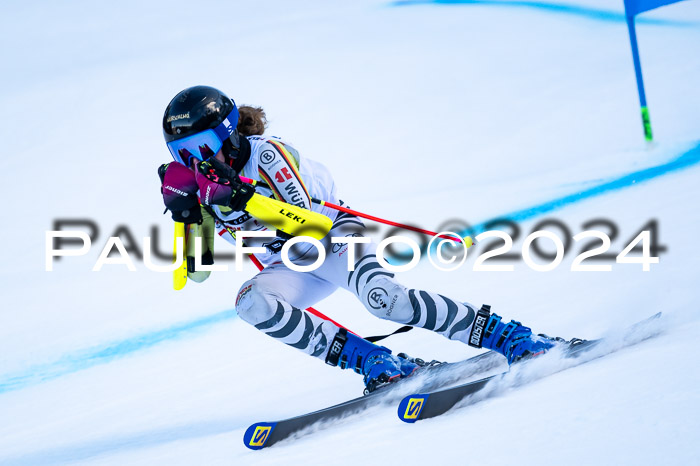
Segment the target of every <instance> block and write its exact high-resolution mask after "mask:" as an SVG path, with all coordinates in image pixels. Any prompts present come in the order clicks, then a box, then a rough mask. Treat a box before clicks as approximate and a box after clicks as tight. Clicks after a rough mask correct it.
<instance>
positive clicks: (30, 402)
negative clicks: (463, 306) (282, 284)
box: [0, 0, 700, 465]
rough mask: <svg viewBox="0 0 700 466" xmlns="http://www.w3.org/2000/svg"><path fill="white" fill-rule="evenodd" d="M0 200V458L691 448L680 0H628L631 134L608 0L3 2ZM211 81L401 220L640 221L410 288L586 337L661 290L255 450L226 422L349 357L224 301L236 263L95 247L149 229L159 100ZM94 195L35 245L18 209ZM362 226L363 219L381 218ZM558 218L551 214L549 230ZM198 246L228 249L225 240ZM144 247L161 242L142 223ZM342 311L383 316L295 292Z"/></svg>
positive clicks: (53, 215)
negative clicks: (474, 369) (305, 342)
mask: <svg viewBox="0 0 700 466" xmlns="http://www.w3.org/2000/svg"><path fill="white" fill-rule="evenodd" d="M0 11H1V12H2V14H0V40H1V41H2V44H3V47H2V48H0V59H1V61H2V63H3V64H5V66H4V67H3V69H4V70H5V72H4V73H2V77H1V78H0V80H2V84H3V86H2V87H0V106H1V108H2V109H3V114H4V116H5V117H4V118H3V120H2V121H3V123H2V125H0V128H1V129H0V132H1V134H0V135H1V136H2V141H5V142H10V144H7V145H6V146H5V148H4V150H3V155H4V165H5V169H4V170H3V172H2V174H1V175H0V181H1V182H2V186H3V194H4V195H5V197H6V198H10V199H12V202H6V203H5V209H4V210H3V211H4V216H3V218H4V219H5V221H4V222H3V227H2V228H0V231H1V232H2V234H1V235H2V236H1V238H2V242H1V243H0V244H2V245H3V246H2V255H3V257H4V258H5V260H4V263H5V264H6V266H5V267H3V268H2V270H0V280H1V283H2V301H1V302H2V305H1V306H0V419H1V420H2V422H0V464H3V465H5V464H8V465H9V464H12V465H14V464H32V465H33V464H91V465H97V464H99V465H102V464H148V465H152V464H236V465H238V464H246V465H247V464H307V463H309V462H312V461H313V462H319V461H323V462H331V463H333V464H358V463H360V462H367V461H372V462H376V463H378V464H386V463H388V462H396V463H399V462H400V463H403V464H426V463H428V462H435V463H436V464H437V463H448V464H452V463H458V464H474V465H490V464H494V465H495V464H503V463H506V462H508V463H510V462H514V461H515V458H517V459H518V460H520V461H525V462H527V463H531V462H534V461H543V462H548V463H557V462H566V463H567V464H592V463H597V464H693V463H696V462H697V458H698V457H699V455H700V447H698V446H697V442H696V441H695V440H696V438H697V436H698V433H700V421H699V419H700V416H699V415H700V408H699V406H700V403H699V401H700V399H699V398H700V396H699V392H698V388H697V387H698V386H700V373H699V372H698V370H697V364H696V363H695V361H694V358H693V354H694V349H695V346H694V344H695V343H696V341H697V337H698V334H699V331H700V321H699V319H698V317H699V316H700V313H699V312H698V305H697V302H698V299H699V298H700V292H698V288H697V284H698V278H700V274H699V273H698V269H697V267H698V265H697V264H698V263H700V253H699V252H698V249H697V246H696V241H695V234H696V232H697V228H698V226H699V224H700V222H699V218H698V214H697V207H696V203H697V200H698V199H700V187H699V184H698V177H699V176H700V166H699V164H698V162H699V161H700V142H699V141H700V123H699V122H700V91H699V90H698V87H697V83H698V82H700V5H699V4H698V2H697V1H696V0H688V1H684V2H680V3H678V4H675V5H671V6H668V7H664V8H662V9H659V10H655V11H652V12H649V13H645V14H643V15H642V16H641V17H640V18H639V19H638V28H637V32H638V36H639V43H640V44H639V45H640V50H641V54H642V57H641V58H642V66H643V69H644V76H645V81H646V86H647V97H648V101H649V107H650V112H651V119H652V124H653V128H654V131H655V137H656V141H657V142H655V144H654V145H652V146H649V147H648V146H646V145H645V144H644V141H643V138H642V131H641V127H640V122H639V115H638V101H637V95H636V87H635V82H634V72H633V69H632V63H631V56H630V50H629V42H628V38H627V30H626V25H625V23H624V19H623V16H622V2H612V3H611V2H603V1H599V0H591V1H586V2H584V1H578V2H571V3H568V2H567V3H556V2H551V1H546V0H545V1H542V2H518V1H508V0H493V1H464V2H460V1H454V2H440V1H436V2H427V1H416V2H408V1H401V2H393V3H392V2H388V1H378V0H356V1H353V2H322V1H318V0H305V1H295V2H284V1H281V0H265V1H259V2H214V1H205V2H200V3H198V4H197V6H194V4H192V3H191V2H177V1H176V2H167V3H166V2H160V1H158V2H148V3H145V2H135V1H126V2H112V3H110V4H100V3H94V2H84V1H71V2H62V3H55V4H53V3H48V2H45V3H27V2H22V3H20V2H6V3H4V4H3V5H2V6H1V7H0ZM194 84H210V85H214V86H217V87H220V88H221V89H223V90H225V91H227V92H228V93H229V94H230V95H231V96H232V97H234V98H235V99H236V101H237V102H238V103H239V104H240V103H249V104H255V105H261V106H263V107H264V108H265V109H266V111H267V113H268V116H269V118H270V128H269V134H274V135H279V136H281V137H283V138H286V139H288V140H291V141H292V142H293V143H294V144H295V145H296V146H297V147H298V148H299V149H300V150H301V151H302V152H303V153H304V154H305V155H306V156H308V157H311V158H313V159H316V160H319V161H322V162H323V163H325V164H326V165H327V166H328V167H329V168H330V169H331V171H332V172H333V174H334V176H335V178H336V181H337V183H338V186H339V191H340V195H341V198H343V199H344V200H345V201H347V202H349V203H350V204H351V205H352V206H353V207H354V208H356V209H359V210H364V211H367V212H370V213H373V214H375V215H379V216H385V217H388V218H392V219H395V220H397V221H410V222H413V223H417V224H420V225H421V226H424V227H425V228H431V229H432V228H438V226H439V225H440V224H441V223H443V222H446V221H448V220H451V219H452V223H453V224H454V223H455V219H460V221H467V222H469V223H470V224H472V225H483V223H484V222H487V221H488V220H490V219H493V218H498V217H501V216H505V215H511V216H513V215H515V214H517V215H515V216H516V217H517V218H518V219H520V220H521V223H520V225H521V229H522V232H523V235H521V236H520V238H519V239H518V240H517V241H516V243H515V246H514V248H515V250H516V251H519V248H520V246H521V245H522V240H523V239H524V236H525V234H526V233H529V232H530V231H531V230H532V229H533V227H534V226H535V225H536V224H537V223H538V222H540V221H542V220H543V219H547V218H556V219H558V220H560V221H562V222H564V224H566V225H567V226H568V227H569V228H570V229H571V231H572V233H573V234H575V233H578V232H580V231H582V230H583V229H584V227H583V224H584V223H586V222H588V221H590V220H592V219H596V218H608V219H612V220H613V221H614V223H615V224H616V225H617V226H618V227H619V235H618V238H617V239H616V240H615V241H613V244H612V247H611V251H615V252H616V253H617V252H619V251H621V250H622V248H623V247H624V246H625V245H626V244H627V242H628V241H629V240H630V239H631V238H632V237H633V236H634V235H635V234H636V232H637V231H638V230H639V229H640V228H641V227H642V226H643V225H644V224H646V223H647V222H648V221H649V220H650V219H656V220H657V222H658V225H659V232H660V235H659V239H660V243H662V244H663V245H665V246H666V247H667V251H666V252H664V253H662V254H661V256H660V257H661V259H660V263H659V264H657V265H652V267H651V271H650V272H642V271H641V267H640V266H638V265H630V264H613V269H612V271H611V272H591V273H583V272H579V273H575V272H571V271H570V270H569V269H570V266H571V262H572V260H573V258H574V257H575V252H576V251H578V249H579V248H580V246H579V245H576V246H574V247H573V248H572V252H571V253H569V254H567V255H566V258H565V260H564V261H563V262H562V264H561V265H560V266H559V267H557V269H555V270H554V271H551V272H535V271H533V270H531V269H529V268H528V267H527V266H526V265H525V264H524V263H523V262H522V261H514V262H511V263H513V264H514V265H515V270H514V271H513V272H474V271H472V267H473V265H474V260H475V259H474V258H475V256H476V255H477V254H478V250H477V251H476V254H474V255H472V253H471V252H470V257H469V258H468V260H467V262H466V264H465V266H464V267H463V268H461V269H459V270H458V271H455V272H449V273H447V272H438V271H436V270H434V269H433V268H432V267H431V266H430V264H429V263H428V262H427V261H422V262H421V264H420V265H419V266H418V267H417V268H416V269H414V270H412V271H410V272H407V273H404V274H402V275H401V279H402V281H403V282H404V283H405V284H406V285H409V286H412V287H421V288H425V289H430V290H435V291H438V292H440V293H442V294H445V295H447V296H452V297H455V298H457V299H462V300H466V301H470V302H472V303H475V304H480V303H490V304H491V305H492V306H493V308H494V310H495V311H496V312H498V313H499V314H501V315H503V316H504V317H505V318H507V319H510V318H514V319H517V320H521V321H522V322H523V323H525V324H526V325H529V326H531V327H532V328H533V329H535V330H536V331H538V332H540V331H541V332H546V333H548V334H556V335H561V336H563V337H567V338H568V337H572V336H579V337H584V338H586V337H597V336H599V335H602V334H604V333H605V332H607V331H609V330H610V329H615V328H621V327H624V326H625V325H626V324H628V323H630V322H632V321H635V320H639V319H641V318H644V317H646V316H648V315H651V314H653V313H655V312H657V311H663V312H664V313H665V316H666V318H665V320H664V331H663V333H662V334H661V335H660V336H658V337H656V338H654V339H652V340H649V341H646V342H644V343H641V344H639V345H637V346H635V347H632V348H628V349H625V350H623V351H620V352H618V353H616V354H614V355H611V356H609V357H607V358H605V359H600V360H597V361H593V362H591V363H589V364H587V365H585V366H581V367H578V368H574V369H571V370H568V371H564V372H560V373H558V374H556V375H553V376H551V377H548V378H545V379H542V380H538V381H533V382H532V383H530V384H527V385H525V386H522V387H519V388H508V387H504V388H503V389H502V390H500V391H498V393H496V394H495V395H494V396H492V397H489V398H487V399H485V400H483V401H481V402H479V403H478V404H475V405H473V406H468V407H463V408H461V409H458V410H455V411H453V412H451V413H450V414H449V415H446V416H443V417H441V418H437V419H433V420H428V421H423V422H420V423H417V424H415V425H406V424H403V423H401V422H400V421H399V420H398V419H397V418H396V413H395V408H394V407H391V406H387V407H385V408H381V409H378V410H376V411H373V412H371V413H363V414H362V415H359V416H355V417H352V418H349V419H347V420H344V421H343V422H341V423H339V424H338V425H335V426H333V427H330V428H326V429H324V430H323V431H319V432H315V433H314V434H313V435H308V436H304V437H301V438H299V439H296V440H293V441H289V442H285V443H281V444H279V445H277V446H275V447H274V448H271V449H269V450H263V451H259V452H251V451H248V450H247V449H246V448H245V447H244V446H243V444H242V441H241V438H242V435H243V432H244V430H245V428H246V427H247V426H248V425H249V424H250V423H252V422H255V421H260V420H274V419H277V418H283V417H287V416H292V415H296V414H299V413H302V412H305V411H308V410H313V409H318V408H321V407H324V406H327V405H330V404H334V403H337V402H341V401H344V400H346V399H348V398H350V397H354V396H357V395H358V394H359V393H360V392H361V389H362V383H361V379H360V378H359V377H358V376H357V375H355V374H353V373H350V372H349V371H340V370H337V369H332V368H330V367H327V366H325V365H324V364H321V363H319V361H317V360H314V359H311V358H308V357H306V356H305V355H303V354H300V353H299V352H297V351H296V350H294V349H292V348H288V347H286V346H283V345H280V344H279V343H277V342H275V341H273V340H272V339H270V338H268V337H266V336H265V335H263V334H261V333H259V332H257V331H256V330H255V329H254V328H252V327H251V326H249V325H248V324H246V323H245V322H242V321H240V320H239V319H237V318H236V317H235V312H234V311H233V301H234V299H235V294H236V293H237V291H238V288H239V286H240V284H241V283H243V282H244V281H245V280H247V279H248V278H249V277H250V276H251V275H252V274H253V273H254V272H255V269H254V268H253V266H252V265H250V264H247V265H246V267H245V270H244V272H235V271H233V267H232V266H233V263H231V262H229V263H228V265H229V266H230V267H231V271H229V272H226V273H219V274H214V275H213V276H212V277H211V279H210V280H208V281H207V282H205V283H204V284H201V285H196V284H188V285H187V287H186V288H185V289H184V290H183V291H181V292H174V291H172V289H171V284H170V283H171V282H170V277H169V276H168V275H167V274H161V273H155V272H151V271H149V270H147V269H146V267H145V266H144V265H143V263H141V262H140V261H137V262H136V266H137V271H136V272H129V271H127V270H126V267H124V266H114V265H113V266H109V265H108V266H105V268H104V269H103V271H101V272H99V273H95V272H92V271H91V269H92V266H93V265H94V263H95V260H96V259H97V257H98V255H99V252H100V249H101V248H102V246H103V245H104V244H105V242H106V239H107V237H108V236H110V235H111V234H112V232H114V231H115V230H117V228H118V227H119V226H120V225H125V226H127V227H128V229H129V231H130V232H131V233H132V234H133V236H134V237H135V239H136V241H137V243H140V242H141V238H142V237H144V236H147V235H150V234H151V229H152V227H153V226H156V227H157V228H158V235H157V237H158V238H159V240H160V244H161V245H166V246H168V245H169V244H170V235H171V228H172V227H171V222H170V220H169V218H168V217H167V216H161V215H160V213H161V212H162V201H161V199H160V196H159V193H158V184H157V183H158V180H157V177H156V173H155V172H156V168H157V166H158V165H159V164H160V163H162V162H165V161H167V160H168V153H167V150H166V149H165V147H164V144H163V141H162V137H161V134H160V120H161V117H162V112H163V109H164V107H165V105H166V104H167V102H168V101H169V100H170V98H171V97H172V96H173V95H174V94H175V93H176V92H178V91H179V90H181V89H182V88H185V87H187V86H190V85H194ZM57 219H64V220H65V219H73V220H75V219H91V220H93V221H94V222H96V223H97V224H98V225H99V228H100V234H99V237H98V238H97V239H96V240H95V241H94V244H93V248H92V250H91V252H90V254H88V255H87V256H84V257H79V258H64V259H62V260H60V261H58V262H57V263H56V264H55V268H54V271H53V272H46V271H45V269H44V263H45V232H46V231H47V230H51V229H52V228H53V225H54V222H55V221H56V220H57ZM387 231H388V229H387V228H384V227H382V228H380V229H379V230H378V232H377V238H381V237H382V235H383V234H384V233H386V232H387ZM553 231H556V230H553ZM217 247H218V248H219V250H220V251H223V252H228V253H230V252H232V250H231V249H229V248H228V246H227V245H226V244H224V243H223V242H221V243H218V245H217ZM161 248H165V246H161ZM317 308H318V309H320V310H321V311H322V312H324V313H327V314H328V315H329V316H331V317H333V318H334V319H337V320H339V321H341V322H343V323H344V324H346V325H347V326H348V327H350V328H352V329H353V330H355V331H356V332H358V333H360V334H363V335H368V334H378V333H381V332H384V331H391V330H393V329H395V328H396V327H397V326H396V324H393V323H390V322H384V321H379V320H377V319H376V318H374V317H373V316H371V315H370V314H368V313H367V312H366V311H365V310H364V309H363V308H362V306H361V305H360V304H359V303H354V302H352V301H351V300H350V301H349V300H348V299H347V295H345V293H344V292H338V293H336V294H335V295H334V296H331V297H329V298H328V299H326V300H324V301H323V302H321V303H319V304H318V306H317ZM387 345H388V346H390V347H391V348H393V349H395V350H397V351H406V352H408V353H410V354H416V355H420V356H421V357H423V358H425V359H432V358H435V359H443V360H458V359H462V358H465V357H469V356H472V355H474V354H475V351H474V350H473V349H471V348H468V347H467V346H465V345H462V344H460V343H457V342H450V341H447V340H445V339H444V338H442V337H440V336H438V335H435V334H432V333H431V332H427V331H422V330H415V331H413V332H410V333H408V334H405V335H398V336H395V337H392V338H391V339H389V340H388V341H387Z"/></svg>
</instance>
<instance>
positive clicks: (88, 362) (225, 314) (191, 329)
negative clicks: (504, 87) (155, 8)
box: [0, 143, 700, 394]
mask: <svg viewBox="0 0 700 466" xmlns="http://www.w3.org/2000/svg"><path fill="white" fill-rule="evenodd" d="M698 162H700V143H698V144H697V145H696V146H695V147H693V148H691V149H690V150H688V151H687V152H685V153H683V154H681V155H680V156H678V157H677V158H675V159H673V160H671V161H670V162H667V163H664V164H662V165H657V166H655V167H650V168H646V169H643V170H639V171H636V172H632V173H630V174H627V175H623V176H620V177H618V178H615V179H613V180H611V181H607V182H604V183H600V184H598V185H596V186H593V187H591V188H588V189H585V190H583V191H579V192H577V193H574V194H569V195H567V196H562V197H560V198H557V199H554V200H552V201H548V202H544V203H542V204H538V205H536V206H534V207H529V208H527V209H522V210H518V211H515V212H511V213H510V214H507V215H503V216H501V217H498V218H507V219H511V220H514V221H522V220H528V219H531V218H533V217H536V216H538V215H542V214H546V213H548V212H551V211H553V210H556V209H561V208H563V207H566V206H567V205H570V204H573V203H576V202H579V201H582V200H585V199H589V198H592V197H595V196H600V195H601V194H604V193H606V192H609V191H614V190H619V189H623V188H627V187H630V186H632V185H635V184H637V183H640V182H642V181H647V180H650V179H652V178H657V177H659V176H662V175H665V174H667V173H670V172H673V171H677V170H681V169H684V168H688V167H690V166H692V165H695V164H697V163H698ZM487 223H488V222H483V223H480V224H478V225H474V226H473V227H472V229H471V230H468V231H464V232H461V233H462V235H466V234H478V233H480V232H482V231H484V230H485V225H486V224H487ZM235 317H236V312H235V311H234V310H227V311H222V312H219V313H216V314H212V315H210V316H207V317H203V318H200V319H197V320H193V321H189V322H185V323H182V324H177V325H174V326H171V327H168V328H165V329H162V330H157V331H154V332H150V333H144V334H142V335H138V336H135V337H132V338H127V339H125V340H121V341H117V342H112V343H108V344H105V345H102V346H97V347H94V348H89V349H86V350H83V351H78V352H75V353H72V354H69V355H67V356H64V357H62V358H60V359H58V360H55V361H52V362H49V363H46V364H41V365H36V366H32V367H29V368H28V369H27V370H25V371H23V372H21V373H17V374H10V375H5V376H0V377H2V378H0V394H2V393H5V392H9V391H13V390H18V389H20V388H24V387H27V386H30V385H35V384H38V383H41V382H45V381H47V380H51V379H55V378H57V377H61V376H63V375H67V374H71V373H74V372H77V371H80V370H83V369H87V368H89V367H93V366H96V365H99V364H106V363H109V362H111V361H113V360H115V359H117V358H121V357H124V356H127V355H129V354H132V353H135V352H137V351H141V350H144V349H147V348H150V347H152V346H155V345H157V344H159V343H162V342H165V341H170V340H176V339H178V338H182V337H185V336H188V335H190V334H193V333H195V332H197V331H201V330H204V329H206V328H208V327H212V326H214V325H216V324H219V323H221V322H224V321H227V320H231V319H233V318H235Z"/></svg>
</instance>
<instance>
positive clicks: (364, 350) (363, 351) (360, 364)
mask: <svg viewBox="0 0 700 466" xmlns="http://www.w3.org/2000/svg"><path fill="white" fill-rule="evenodd" d="M326 364H330V365H331V366H340V368H341V369H347V368H352V369H353V370H354V371H355V372H357V373H358V374H362V375H363V376H364V382H365V390H364V393H365V395H367V394H369V393H371V392H373V391H375V390H376V389H378V388H380V387H383V386H385V385H388V384H390V383H392V382H396V381H398V380H399V379H400V378H403V377H408V376H409V375H411V374H413V372H414V371H415V370H416V369H418V368H419V367H421V366H422V365H425V364H424V363H423V361H422V360H420V359H413V358H409V357H408V356H406V355H405V354H403V353H400V354H399V355H397V356H395V355H393V354H391V350H390V349H388V348H385V347H384V346H377V345H375V344H374V343H371V342H369V341H367V340H365V339H364V338H360V337H358V336H357V335H354V334H352V333H348V331H347V330H346V329H344V328H341V329H340V330H338V333H337V334H336V336H335V338H334V339H333V342H332V343H331V347H330V349H329V350H328V356H326Z"/></svg>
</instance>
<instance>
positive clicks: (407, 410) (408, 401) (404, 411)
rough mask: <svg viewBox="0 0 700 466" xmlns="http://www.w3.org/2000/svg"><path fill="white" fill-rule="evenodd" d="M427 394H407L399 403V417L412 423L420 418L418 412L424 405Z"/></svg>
mask: <svg viewBox="0 0 700 466" xmlns="http://www.w3.org/2000/svg"><path fill="white" fill-rule="evenodd" d="M427 399H428V395H420V394H418V395H409V396H407V397H406V398H404V399H403V400H401V403H399V411H398V415H399V419H401V420H402V421H403V422H408V423H409V424H412V423H414V422H416V421H417V420H418V419H420V413H421V411H423V406H425V400H427Z"/></svg>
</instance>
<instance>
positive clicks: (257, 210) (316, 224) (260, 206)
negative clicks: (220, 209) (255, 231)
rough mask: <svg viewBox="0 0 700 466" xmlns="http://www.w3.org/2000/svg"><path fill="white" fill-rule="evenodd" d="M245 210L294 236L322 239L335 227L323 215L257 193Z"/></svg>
mask: <svg viewBox="0 0 700 466" xmlns="http://www.w3.org/2000/svg"><path fill="white" fill-rule="evenodd" d="M245 210H246V211H247V212H248V213H249V214H250V215H252V216H253V217H255V218H256V219H258V220H260V221H261V222H263V223H264V224H266V225H268V226H271V227H273V228H276V229H277V230H281V231H283V232H285V233H287V234H289V235H292V236H310V237H312V238H314V239H321V238H323V237H324V236H326V235H327V234H328V232H329V231H330V230H331V228H332V227H333V221H332V220H331V219H330V218H328V217H326V216H325V215H323V214H319V213H318V212H313V211H311V210H309V209H304V208H303V207H298V206H295V205H292V204H287V203H286V202H280V201H278V200H276V199H272V198H269V197H265V196H262V195H260V194H257V193H256V194H253V197H252V198H250V200H249V201H248V204H246V208H245Z"/></svg>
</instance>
